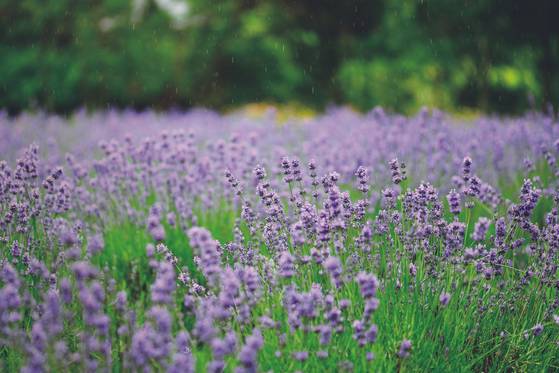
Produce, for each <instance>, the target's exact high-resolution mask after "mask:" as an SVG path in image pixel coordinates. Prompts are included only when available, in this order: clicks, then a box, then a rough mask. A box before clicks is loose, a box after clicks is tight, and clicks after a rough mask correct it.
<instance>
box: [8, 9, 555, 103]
mask: <svg viewBox="0 0 559 373" xmlns="http://www.w3.org/2000/svg"><path fill="white" fill-rule="evenodd" d="M556 14H559V3H558V2H557V1H553V0H537V1H521V0H483V1H465V0H424V1H400V0H374V1H364V0H345V1H337V0H327V1H315V0H297V1H292V0H216V1H206V0H154V1H152V0H132V1H130V0H103V1H95V2H79V1H72V0H57V1H49V2H48V3H45V2H44V1H42V0H22V1H15V2H14V1H9V0H1V1H0V17H1V18H2V20H3V21H2V22H1V23H0V59H1V60H2V63H1V64H0V108H4V109H8V110H9V111H10V112H12V113H14V112H19V111H21V110H22V109H35V108H45V109H48V110H51V111H61V112H70V111H73V110H75V109H76V108H79V107H81V106H83V105H87V106H89V107H97V108H106V107H107V106H118V107H134V108H146V107H156V108H172V107H182V108H185V107H191V106H205V107H214V108H218V109H227V108H230V107H235V106H237V105H239V104H244V103H248V102H255V101H265V102H275V103H292V102H295V103H299V104H303V105H307V106H311V107H314V108H318V109H321V108H324V107H325V106H327V105H329V104H331V103H334V104H346V103H347V104H351V105H353V106H354V107H356V108H359V109H361V110H368V109H370V108H372V107H374V106H376V105H382V106H384V107H386V108H388V109H391V110H396V111H399V112H408V113H411V112H415V111H417V109H418V108H419V107H420V106H421V105H429V106H434V107H439V108H442V109H446V110H481V111H485V112H504V113H521V112H524V111H525V110H526V109H527V108H529V106H530V99H529V98H528V96H532V98H533V102H534V104H533V105H534V106H535V107H537V108H542V107H543V106H544V104H545V103H547V102H551V103H555V100H556V99H557V97H559V75H558V74H557V65H558V64H559V49H558V46H559V36H558V35H559V30H558V24H559V23H558V22H556V20H555V19H554V17H555V15H556Z"/></svg>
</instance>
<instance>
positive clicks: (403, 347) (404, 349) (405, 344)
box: [398, 339, 412, 359]
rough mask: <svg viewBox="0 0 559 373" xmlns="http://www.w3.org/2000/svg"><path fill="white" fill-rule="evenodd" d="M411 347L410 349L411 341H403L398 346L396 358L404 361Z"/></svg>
mask: <svg viewBox="0 0 559 373" xmlns="http://www.w3.org/2000/svg"><path fill="white" fill-rule="evenodd" d="M411 347H412V344H411V341H410V340H409V339H404V340H403V341H402V343H401V344H400V350H398V357H400V358H401V359H404V358H406V357H408V356H410V352H411Z"/></svg>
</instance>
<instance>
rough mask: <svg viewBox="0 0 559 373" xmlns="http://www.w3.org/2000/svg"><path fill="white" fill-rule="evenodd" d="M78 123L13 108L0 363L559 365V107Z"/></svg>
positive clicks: (85, 119)
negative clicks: (558, 115) (457, 116)
mask: <svg viewBox="0 0 559 373" xmlns="http://www.w3.org/2000/svg"><path fill="white" fill-rule="evenodd" d="M73 120H74V121H75V122H76V123H75V126H76V128H74V129H71V128H69V127H68V126H69V124H68V123H65V122H64V120H62V119H61V118H58V117H51V118H47V117H45V116H44V115H42V114H38V115H34V116H30V115H27V114H26V115H22V116H20V117H16V118H12V119H10V118H7V117H2V118H1V119H0V132H1V133H2V134H6V135H5V136H3V137H2V136H0V138H2V139H8V140H6V141H9V139H14V135H13V133H17V134H18V136H17V138H16V140H17V141H14V143H15V146H14V145H8V143H7V142H6V143H4V142H2V143H0V147H1V148H2V150H3V155H4V154H5V157H6V158H7V160H6V161H2V162H1V163H0V227H1V237H0V248H1V251H0V269H1V270H0V357H1V362H0V364H1V365H0V369H1V370H2V371H17V370H21V371H25V372H46V371H92V372H93V371H95V372H97V371H144V372H151V371H169V372H194V371H211V372H222V371H224V372H230V371H231V372H232V371H236V372H257V371H276V372H289V371H319V370H326V371H349V370H354V371H404V370H410V371H433V370H437V371H450V370H460V371H508V370H510V371H517V370H518V371H531V370H548V371H552V370H556V369H559V326H558V325H557V320H558V316H557V315H558V313H559V273H558V265H559V257H558V253H559V218H558V215H559V213H558V211H559V183H558V179H557V177H558V176H559V172H558V169H557V164H556V160H555V159H556V157H557V156H558V152H559V148H558V147H557V141H556V139H557V138H559V130H558V128H559V125H558V124H557V123H556V122H555V121H554V120H553V119H552V118H548V117H545V116H543V115H536V114H531V115H530V116H527V117H524V118H518V119H508V120H501V119H493V118H481V119H479V120H477V121H476V123H455V122H454V121H453V120H452V119H450V118H448V117H446V116H445V115H444V114H443V113H439V112H434V113H433V114H429V113H427V112H426V111H423V112H421V113H419V114H418V115H417V116H416V117H412V118H405V117H401V116H397V115H389V114H387V113H384V112H383V111H382V110H380V109H377V110H375V111H373V112H371V113H369V114H368V115H365V116H358V115H356V114H354V113H351V112H349V111H345V110H336V111H332V112H329V113H327V114H326V115H324V116H322V117H318V118H316V119H314V120H313V121H311V122H310V123H306V124H304V125H303V124H300V123H296V122H295V121H294V122H293V123H288V124H284V125H283V126H277V125H276V124H274V123H269V122H271V121H273V118H270V117H267V118H264V119H251V118H246V117H242V116H238V115H229V116H218V115H216V114H213V113H209V112H200V111H198V112H193V113H188V114H168V115H165V116H163V115H156V114H154V113H144V114H134V113H129V112H128V113H117V112H106V113H96V114H93V115H91V116H87V115H85V114H83V113H80V114H76V116H75V118H74V119H73ZM41 123H46V124H45V133H46V134H47V136H42V138H36V140H37V143H38V144H40V145H39V146H37V145H35V144H32V145H27V146H25V147H24V148H23V150H22V151H20V152H18V151H17V150H15V149H16V147H17V146H19V145H24V142H25V141H32V140H33V137H34V135H35V134H36V131H37V130H36V126H38V125H39V124H41ZM132 123H133V124H134V126H135V128H134V130H133V131H134V133H133V135H130V136H128V135H126V134H125V132H126V130H128V129H127V128H124V127H127V125H128V124H132ZM342 123H343V125H342ZM86 128H87V131H90V132H91V136H81V137H80V138H74V139H73V141H70V142H69V143H68V144H67V148H66V149H65V150H63V149H62V144H59V145H56V144H55V143H50V144H49V142H48V141H46V142H45V140H44V139H45V138H47V137H48V136H49V135H50V136H53V137H59V138H60V139H64V140H72V139H71V137H72V136H73V135H74V134H75V133H78V132H79V131H85V130H86ZM76 130H77V131H78V132H74V131H76ZM11 131H15V132H11ZM111 132H114V133H111ZM67 136H69V137H67ZM102 138H106V139H109V138H110V140H104V141H101V142H100V143H99V144H97V145H98V147H97V148H96V147H95V146H96V145H95V144H94V143H96V142H97V140H99V139H102ZM2 141H4V140H2ZM4 149H5V151H4ZM64 151H69V152H70V153H68V154H65V153H64ZM526 165H528V166H529V167H527V166H526Z"/></svg>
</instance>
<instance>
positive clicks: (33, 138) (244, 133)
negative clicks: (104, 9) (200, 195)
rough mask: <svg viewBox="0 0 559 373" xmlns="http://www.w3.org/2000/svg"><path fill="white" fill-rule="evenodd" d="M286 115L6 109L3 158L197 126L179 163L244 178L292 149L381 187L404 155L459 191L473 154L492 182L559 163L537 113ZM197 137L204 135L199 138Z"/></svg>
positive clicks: (412, 173) (163, 143) (52, 153)
mask: <svg viewBox="0 0 559 373" xmlns="http://www.w3.org/2000/svg"><path fill="white" fill-rule="evenodd" d="M278 121H279V119H278V118H276V117H275V116H274V115H273V113H272V114H271V115H266V116H263V117H260V118H254V117H247V116H246V115H241V114H237V113H234V114H229V115H223V116H222V115H219V114H217V113H213V112H209V111H203V110H195V111H191V112H187V113H178V112H177V113H167V114H164V115H163V114H159V113H155V112H143V113H135V112H131V111H124V112H118V111H106V112H96V113H93V114H88V113H87V112H85V111H84V112H79V113H76V114H74V116H73V117H72V118H71V119H70V120H68V119H65V118H63V117H58V116H52V115H47V114H40V113H39V114H21V115H19V116H17V117H15V118H10V117H8V116H2V115H0V149H2V154H3V157H2V158H4V159H9V160H10V161H15V159H16V158H17V152H18V151H19V150H20V149H21V148H23V147H25V146H27V145H28V144H30V143H32V142H36V143H37V144H38V145H39V146H40V147H41V149H43V150H46V149H48V157H49V159H50V160H51V161H52V162H59V163H60V162H62V161H63V160H64V153H61V152H60V149H61V148H62V149H64V150H65V151H71V152H72V153H74V154H76V155H77V156H78V159H82V160H87V159H88V158H89V157H90V156H91V154H94V153H95V152H96V151H97V149H98V143H99V142H100V141H104V140H106V139H109V138H110V139H114V140H117V141H118V142H119V143H128V142H127V141H128V140H130V139H131V140H133V141H135V142H141V141H143V140H144V139H148V138H150V140H147V141H146V143H145V144H142V147H143V153H144V154H143V156H147V157H149V156H150V155H151V156H153V153H154V151H155V150H156V149H154V148H159V149H160V150H161V151H165V150H167V149H168V150H170V151H175V150H176V146H175V145H174V144H173V142H174V141H173V139H172V137H173V135H172V133H173V132H175V131H177V130H181V129H184V128H187V129H188V131H191V132H190V133H187V134H184V135H182V141H181V147H182V151H181V152H180V155H179V154H176V155H175V156H174V157H172V158H173V159H174V162H178V163H180V162H183V163H189V164H190V163H192V162H194V163H197V164H198V163H199V164H200V167H201V168H202V169H201V170H200V171H201V172H204V171H206V172H209V175H210V178H212V177H220V176H221V175H222V174H223V172H224V170H225V169H228V168H229V169H230V170H231V172H232V173H233V174H234V175H235V176H236V177H238V178H242V177H243V176H247V174H245V173H241V172H238V170H235V169H233V168H235V164H236V163H238V162H240V163H243V161H245V160H246V159H248V160H250V166H251V167H250V169H252V167H254V166H255V164H256V163H257V162H260V163H262V165H263V166H265V167H266V168H267V169H268V170H269V171H272V172H274V173H275V172H277V171H280V165H278V163H277V160H279V159H281V157H283V156H284V155H286V154H291V155H293V156H296V157H297V158H299V159H300V160H301V161H305V162H308V161H310V160H311V159H315V160H316V162H315V163H316V165H317V166H318V167H319V168H320V169H322V170H325V171H326V170H327V171H334V170H335V171H337V172H338V173H339V174H340V176H341V180H342V181H343V182H344V183H347V182H349V181H350V180H351V179H352V177H353V173H354V172H355V170H357V168H358V167H359V166H363V167H365V168H366V169H368V171H369V174H370V177H371V180H372V181H373V182H374V183H375V184H376V185H379V184H380V185H385V186H386V185H389V184H390V181H391V180H390V176H391V175H390V173H386V166H385V165H386V164H387V162H389V161H391V160H393V159H396V158H397V159H400V160H404V161H407V162H413V165H412V167H410V168H409V170H407V171H408V176H409V178H410V179H412V180H415V182H418V181H420V180H429V181H430V182H431V183H433V184H434V185H436V186H437V187H445V188H446V187H450V185H449V184H448V183H447V181H448V176H449V175H453V174H454V173H455V170H456V169H457V167H459V165H460V163H461V162H462V158H463V157H464V156H466V155H469V156H470V157H471V159H472V161H473V162H474V164H477V165H483V167H480V168H479V169H478V174H479V176H480V177H481V178H482V179H483V180H486V181H487V182H489V183H490V184H492V185H495V184H496V183H497V181H499V180H500V178H503V177H515V176H516V173H517V172H518V170H519V169H520V168H521V167H525V168H526V169H527V170H531V169H537V168H538V167H539V164H538V162H539V161H541V160H544V161H545V162H549V163H555V157H556V155H555V149H554V147H555V146H556V145H555V144H553V143H552V140H553V139H557V138H558V137H559V129H558V128H559V127H558V126H557V125H556V122H555V121H554V119H553V118H551V117H546V116H544V115H542V114H533V113H532V114H529V115H526V116H524V117H521V118H515V119H506V120H505V119H497V118H488V117H481V118H479V119H476V120H473V121H471V122H463V121H457V120H455V119H452V118H449V117H447V116H446V115H445V114H444V113H442V112H438V111H433V112H431V113H430V112H429V111H428V110H422V111H420V112H419V113H418V114H417V115H416V116H414V117H411V118H410V117H404V116H400V115H394V114H388V113H386V112H384V111H383V110H382V109H380V108H377V109H375V110H373V111H371V112H370V113H368V114H366V115H361V114H357V113H355V112H352V111H350V110H347V109H332V110H331V111H329V112H327V113H326V114H324V115H322V116H318V117H316V118H315V119H312V120H310V121H306V122H305V123H301V121H299V120H297V119H296V118H292V119H290V120H289V122H288V123H286V124H284V125H281V126H278V125H277V124H278ZM162 132H166V133H167V134H168V135H167V136H166V140H163V139H159V137H160V134H161V133H162ZM84 133H87V136H83V134H84ZM191 134H195V135H196V136H195V137H192V138H191V137H190V135H191ZM224 138H230V141H229V142H225V141H223V140H224ZM200 142H203V143H205V144H207V146H206V149H205V150H204V151H202V152H201V149H200V147H199V146H194V147H193V146H192V144H195V143H200ZM121 146H122V147H126V146H123V145H121ZM103 149H104V151H105V150H108V151H109V152H110V153H113V151H114V150H115V149H114V147H113V146H112V145H111V144H110V143H108V144H106V146H105V147H104V148H103ZM194 154H197V155H198V156H197V157H196V159H194V158H192V155H194ZM143 156H140V155H138V156H137V157H136V159H139V158H143ZM115 159H116V158H115ZM217 160H218V162H219V163H218V164H217V165H216V166H217V167H216V169H210V170H208V169H207V166H208V165H212V164H214V162H215V161H217ZM88 163H91V161H89V162H88ZM222 163H226V164H222ZM410 165H411V164H410ZM395 166H397V167H398V168H399V165H395ZM232 167H233V168H232ZM445 191H448V190H445Z"/></svg>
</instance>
